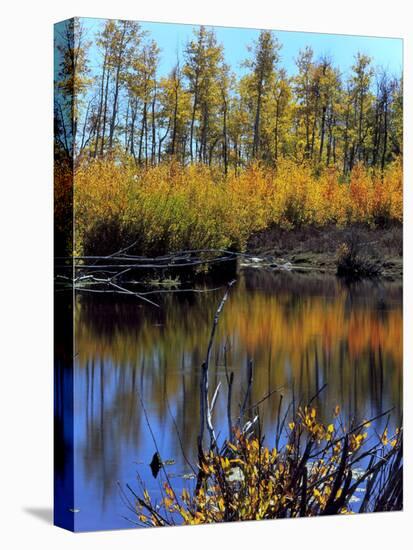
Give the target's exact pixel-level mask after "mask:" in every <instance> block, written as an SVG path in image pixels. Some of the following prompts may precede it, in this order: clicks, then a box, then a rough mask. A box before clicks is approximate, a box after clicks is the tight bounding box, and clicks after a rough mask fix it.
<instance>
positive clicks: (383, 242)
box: [241, 224, 403, 281]
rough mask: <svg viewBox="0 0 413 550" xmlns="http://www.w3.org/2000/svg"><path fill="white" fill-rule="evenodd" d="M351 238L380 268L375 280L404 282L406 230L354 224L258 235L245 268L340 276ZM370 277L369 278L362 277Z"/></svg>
mask: <svg viewBox="0 0 413 550" xmlns="http://www.w3.org/2000/svg"><path fill="white" fill-rule="evenodd" d="M349 239H353V240H357V242H358V243H359V247H360V255H362V256H363V257H365V258H368V259H369V260H371V261H375V262H377V264H378V265H379V266H380V275H378V276H376V277H372V279H378V280H380V279H385V280H395V281H397V280H402V278H403V228H402V225H401V224H394V225H392V226H390V227H388V228H371V227H368V226H367V225H362V224H353V225H351V226H345V227H338V226H335V225H329V226H325V227H320V228H318V227H313V226H307V227H300V228H294V229H290V230H288V229H281V228H280V227H276V226H273V227H271V228H268V229H265V230H263V231H261V232H259V233H256V234H254V235H253V236H252V237H251V238H250V239H249V241H248V243H247V253H248V254H251V255H254V254H255V255H256V256H257V257H252V258H251V259H248V260H243V261H242V264H241V267H255V268H266V269H272V270H288V271H295V272H301V273H305V272H308V273H310V272H313V271H317V272H319V273H330V274H332V275H336V274H337V254H338V249H339V247H340V246H342V245H343V244H344V243H346V242H348V240H349ZM361 278H368V277H361Z"/></svg>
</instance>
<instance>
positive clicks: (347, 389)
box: [74, 269, 402, 530]
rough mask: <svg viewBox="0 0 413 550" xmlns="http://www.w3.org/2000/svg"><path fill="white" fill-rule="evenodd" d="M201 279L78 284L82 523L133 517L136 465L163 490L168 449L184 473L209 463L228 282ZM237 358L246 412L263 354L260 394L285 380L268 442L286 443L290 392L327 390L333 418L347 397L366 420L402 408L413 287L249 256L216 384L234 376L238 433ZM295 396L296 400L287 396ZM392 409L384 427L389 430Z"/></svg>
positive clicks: (270, 411) (234, 294)
mask: <svg viewBox="0 0 413 550" xmlns="http://www.w3.org/2000/svg"><path fill="white" fill-rule="evenodd" d="M200 290H207V291H206V292H199V293H181V292H177V293H160V294H155V295H153V296H151V298H153V299H154V300H155V301H156V302H157V303H158V304H159V305H160V307H159V308H155V307H153V306H150V305H144V304H142V302H140V301H138V300H137V299H136V298H134V297H126V296H120V295H116V296H110V297H108V296H107V295H102V294H93V295H78V296H77V297H76V304H75V307H76V324H75V342H76V353H77V355H76V366H75V385H74V400H75V405H74V406H75V409H74V413H75V425H74V431H75V433H74V439H75V465H74V466H75V472H76V474H75V508H76V510H78V511H77V512H76V529H77V530H94V529H112V528H125V527H132V525H131V524H130V523H129V522H128V520H127V519H126V518H131V519H133V514H132V513H131V512H130V511H129V510H128V509H127V506H126V505H125V502H124V501H123V499H122V498H121V495H120V490H119V486H120V487H125V486H126V484H127V483H129V484H130V485H131V486H132V487H134V488H135V489H138V482H137V479H136V472H139V474H140V476H141V477H142V479H143V480H144V482H145V484H146V486H147V487H148V489H149V492H150V493H151V494H152V495H154V496H155V497H156V496H157V495H159V481H158V480H155V479H154V478H153V477H152V474H151V470H150V468H149V463H150V462H151V459H152V456H153V454H154V452H155V450H156V448H155V444H154V442H153V440H152V437H151V435H150V432H149V429H148V425H147V422H146V420H145V415H144V414H143V411H142V405H141V400H142V403H143V404H144V407H145V409H146V412H147V415H148V419H149V423H150V426H151V429H152V431H153V434H154V436H155V439H156V443H157V446H158V448H159V451H160V454H161V457H162V459H163V460H164V461H165V460H171V461H173V462H174V463H173V464H170V465H169V466H167V468H168V471H169V473H170V475H171V477H174V479H175V481H176V487H178V488H179V487H181V486H182V487H183V486H184V485H185V484H186V483H188V481H186V479H185V475H186V474H190V473H191V470H190V468H189V467H188V465H187V464H186V462H185V460H184V458H183V453H182V450H181V446H180V442H179V437H178V435H177V431H178V432H179V436H180V439H181V442H182V446H183V449H184V451H185V455H186V456H187V458H188V459H189V460H190V461H192V463H194V464H195V463H196V440H197V435H198V432H199V385H200V374H201V364H202V362H203V360H204V358H205V353H206V348H207V344H208V339H209V334H210V330H211V323H212V319H213V317H214V313H215V310H216V308H217V306H218V304H219V302H220V300H221V298H222V295H223V293H224V291H225V287H220V288H217V289H213V288H212V287H211V288H208V287H207V286H204V287H200ZM224 355H226V363H227V368H228V369H229V370H230V371H233V372H234V396H233V411H232V414H233V416H234V418H235V417H236V415H237V408H238V407H239V403H240V402H241V400H242V396H243V393H242V392H243V389H245V386H246V381H247V364H248V361H249V360H251V361H252V362H253V387H252V392H251V396H250V405H253V404H254V403H256V402H258V401H259V400H260V399H261V398H262V397H264V396H265V395H266V394H268V393H270V392H272V391H273V390H274V389H276V388H279V392H276V393H274V394H273V395H272V396H271V398H270V399H268V400H267V401H266V402H265V403H264V404H263V405H262V406H261V409H260V414H261V417H262V420H263V427H264V432H265V433H266V443H267V445H271V444H274V442H273V433H274V430H273V428H274V426H275V423H276V420H277V409H278V405H279V402H280V394H281V393H282V394H283V401H282V402H283V404H285V405H287V404H288V403H290V402H293V401H294V402H295V403H298V402H300V400H302V402H305V401H307V400H308V399H310V398H311V397H312V396H313V395H314V394H315V393H316V392H317V391H318V390H319V389H320V388H321V387H322V386H323V385H324V384H327V386H326V388H325V389H324V390H323V391H322V392H321V394H320V396H319V398H318V399H317V408H318V409H319V411H320V415H321V418H322V419H323V418H324V419H326V420H328V419H329V418H331V415H332V412H333V410H334V407H335V406H336V405H340V407H341V410H342V414H343V415H344V417H345V418H347V419H349V418H355V419H359V420H363V419H365V418H367V417H373V416H375V415H377V414H379V413H380V412H383V411H385V410H387V409H389V408H391V407H394V410H393V412H392V416H391V424H393V425H396V424H398V423H399V421H400V419H401V408H402V403H401V399H402V290H401V285H400V284H398V283H374V282H362V283H358V284H356V285H352V286H346V285H345V284H344V283H342V282H340V281H339V280H337V279H336V278H334V277H325V276H308V275H302V274H294V273H269V272H265V271H263V270H257V269H255V270H254V269H246V270H244V271H243V272H242V273H240V274H239V277H238V281H237V283H236V285H235V287H233V289H232V290H231V293H230V297H229V299H228V301H227V303H226V305H225V308H224V311H223V313H222V316H221V318H220V321H219V325H218V328H217V332H216V339H215V344H214V348H213V355H212V357H213V361H212V362H211V365H210V390H211V393H212V391H213V390H214V389H215V387H216V386H217V384H218V383H219V381H221V382H222V386H221V391H220V396H219V398H218V401H217V405H216V407H215V411H214V422H215V429H216V432H219V433H220V437H221V439H223V438H225V437H226V436H227V430H228V428H227V425H228V423H227V417H226V399H225V395H226V378H225V367H224V361H225V357H224ZM283 406H284V405H283ZM383 422H385V420H380V421H378V422H377V423H376V425H375V426H373V427H372V429H374V428H375V429H377V430H380V429H381V428H382V424H383Z"/></svg>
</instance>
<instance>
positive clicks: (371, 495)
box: [130, 407, 403, 526]
mask: <svg viewBox="0 0 413 550" xmlns="http://www.w3.org/2000/svg"><path fill="white" fill-rule="evenodd" d="M332 420H333V421H332V423H331V424H328V425H325V424H323V423H322V422H320V420H319V419H318V417H317V412H316V409H315V408H313V407H305V408H302V409H299V411H298V413H297V415H296V418H295V420H294V421H293V422H290V424H289V425H288V428H287V429H286V443H285V444H284V446H283V447H282V448H280V449H277V448H272V449H271V448H269V447H267V446H265V445H264V444H263V438H261V439H260V438H259V437H257V436H251V437H246V436H245V435H243V434H241V433H240V431H239V430H235V431H234V440H233V442H227V444H226V446H225V448H224V450H223V451H217V450H211V451H209V452H207V453H201V455H200V460H199V465H198V468H199V473H198V476H197V483H196V485H195V483H193V484H192V486H189V488H184V489H183V490H181V491H179V492H178V491H177V490H175V489H174V487H173V485H172V484H171V480H170V478H169V476H168V475H167V473H166V472H165V471H163V477H164V484H163V494H162V498H161V500H160V501H158V502H156V503H155V502H154V501H153V499H152V498H151V496H150V494H149V493H148V491H147V490H146V489H145V488H144V486H143V484H142V485H141V488H142V491H141V496H139V495H138V494H136V493H135V492H134V491H133V489H132V488H130V490H131V491H132V492H133V494H134V496H135V510H136V520H137V522H138V523H139V524H141V525H145V526H164V525H179V524H189V525H193V524H202V523H215V522H226V521H244V520H258V519H275V518H286V517H309V516H320V515H331V514H348V513H352V512H355V511H357V512H373V511H383V510H400V509H401V507H402V499H403V483H402V481H403V480H402V467H403V464H402V432H401V430H399V429H397V430H396V431H395V433H394V434H392V435H390V434H389V431H388V428H385V429H384V431H383V432H382V433H381V434H378V435H377V436H371V435H370V434H369V433H368V429H369V426H370V423H369V422H367V421H366V422H363V423H362V424H360V425H359V426H358V427H356V428H353V429H351V428H346V427H345V426H344V424H343V422H342V419H341V418H340V417H339V408H338V407H336V412H335V417H334V418H333V419H332ZM163 470H164V468H163Z"/></svg>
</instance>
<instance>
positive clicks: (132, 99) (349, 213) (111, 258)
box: [54, 18, 403, 531]
mask: <svg viewBox="0 0 413 550" xmlns="http://www.w3.org/2000/svg"><path fill="white" fill-rule="evenodd" d="M54 47H55V74H54V78H55V99H54V121H55V136H54V144H55V145H54V147H55V148H54V151H55V153H54V155H55V156H54V163H55V168H54V169H55V203H54V204H55V226H54V243H55V373H54V381H55V384H54V387H55V413H54V414H55V462H54V467H55V506H54V508H55V523H56V525H59V526H61V527H64V528H66V529H70V530H73V531H91V530H102V529H123V528H132V529H133V528H147V527H152V526H156V527H159V526H173V525H193V524H207V523H219V522H236V521H246V520H264V519H281V518H298V517H307V518H309V517H315V516H324V515H339V514H361V513H368V512H385V511H397V510H401V509H402V506H403V454H402V433H403V432H402V255H403V240H402V223H403V198H402V195H403V192H402V183H403V182H402V180H403V169H402V166H403V43H402V40H400V39H397V38H385V37H363V36H350V35H332V34H317V33H303V32H285V31H280V30H268V29H261V30H260V29H249V28H242V29H241V28H224V27H214V26H202V25H195V24H194V25H182V24H172V23H170V24H166V23H150V22H136V21H123V20H106V19H93V18H73V19H70V20H67V21H63V22H61V23H57V24H56V26H55V43H54ZM315 521H317V520H315Z"/></svg>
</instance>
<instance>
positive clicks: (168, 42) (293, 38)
mask: <svg viewBox="0 0 413 550" xmlns="http://www.w3.org/2000/svg"><path fill="white" fill-rule="evenodd" d="M83 21H84V24H85V26H86V27H87V28H88V29H89V30H90V33H89V39H90V40H91V39H92V37H93V34H94V33H95V32H96V31H97V30H98V29H99V28H100V26H101V25H102V23H103V20H100V19H90V18H88V19H83ZM141 26H142V28H143V29H144V30H146V31H148V34H149V36H150V37H151V38H153V39H154V40H155V41H156V43H157V44H158V46H159V47H160V49H161V55H160V65H159V75H161V76H163V75H165V74H167V73H168V72H169V71H170V69H171V68H172V66H173V65H174V64H175V62H176V59H177V53H179V56H180V59H181V61H182V52H183V48H184V46H185V44H186V43H187V42H188V40H189V39H190V38H191V37H192V35H193V29H194V28H196V27H197V26H196V25H183V24H176V23H148V22H142V23H141ZM208 28H212V27H208ZM213 28H214V29H215V32H216V35H217V38H218V41H219V42H220V43H221V44H223V46H224V51H225V60H226V62H227V63H229V65H230V66H231V69H232V70H233V71H234V72H235V73H236V74H237V75H240V74H242V72H243V71H244V69H242V68H241V66H240V65H241V63H242V61H244V60H245V59H246V58H247V57H248V51H247V45H248V44H251V43H252V42H253V41H254V40H256V39H257V37H258V34H259V30H257V29H245V28H231V27H213ZM274 35H275V36H276V37H277V38H278V40H279V41H280V43H281V44H282V49H281V52H280V53H281V66H283V67H284V68H285V69H286V70H287V72H288V74H290V75H293V74H294V73H295V72H296V66H295V61H294V60H295V59H296V57H297V55H298V52H299V51H300V49H303V48H305V46H311V47H312V48H313V50H314V53H315V57H316V58H317V57H319V56H322V55H325V54H327V55H329V56H330V57H331V58H332V60H333V63H334V65H335V66H338V67H339V68H340V70H341V72H342V73H343V75H344V76H345V75H346V74H347V73H348V71H349V70H350V69H351V65H352V64H353V60H354V55H355V54H356V53H357V52H358V51H360V52H362V53H365V54H367V55H369V56H371V57H372V58H373V65H374V66H380V67H383V68H384V69H388V70H389V72H390V73H391V74H394V75H397V76H400V74H401V72H402V67H403V41H402V39H400V38H381V37H367V36H353V35H338V34H320V33H308V32H292V31H278V30H274ZM91 58H92V64H93V65H94V64H95V63H94V60H96V61H97V59H96V51H94V48H92V51H91Z"/></svg>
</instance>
